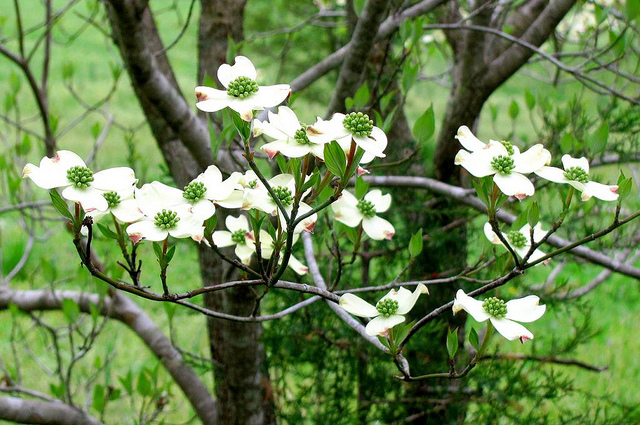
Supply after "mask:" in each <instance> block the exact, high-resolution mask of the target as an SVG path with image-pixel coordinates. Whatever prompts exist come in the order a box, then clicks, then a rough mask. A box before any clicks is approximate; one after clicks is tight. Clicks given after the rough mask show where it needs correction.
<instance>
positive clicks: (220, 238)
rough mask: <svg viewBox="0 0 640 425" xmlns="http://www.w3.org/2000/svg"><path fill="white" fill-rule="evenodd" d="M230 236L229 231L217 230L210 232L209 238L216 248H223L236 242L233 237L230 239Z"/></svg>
mask: <svg viewBox="0 0 640 425" xmlns="http://www.w3.org/2000/svg"><path fill="white" fill-rule="evenodd" d="M231 236H232V233H231V232H227V231H226V230H218V231H215V232H213V233H212V234H211V239H213V243H214V244H216V246H217V247H218V248H225V247H227V246H232V245H235V244H236V243H235V242H234V241H233V239H231Z"/></svg>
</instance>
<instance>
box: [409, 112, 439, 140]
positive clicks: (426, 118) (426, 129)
mask: <svg viewBox="0 0 640 425" xmlns="http://www.w3.org/2000/svg"><path fill="white" fill-rule="evenodd" d="M434 131H435V116H434V114H433V105H429V107H428V108H427V110H426V111H424V114H422V115H421V116H420V118H418V119H417V120H416V122H415V124H413V138H414V139H416V142H417V143H418V144H423V143H426V142H428V141H429V139H430V138H431V136H433V132H434Z"/></svg>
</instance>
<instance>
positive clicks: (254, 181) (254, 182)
mask: <svg viewBox="0 0 640 425" xmlns="http://www.w3.org/2000/svg"><path fill="white" fill-rule="evenodd" d="M257 185H258V180H251V181H250V182H249V183H247V186H249V189H255V188H256V186H257Z"/></svg>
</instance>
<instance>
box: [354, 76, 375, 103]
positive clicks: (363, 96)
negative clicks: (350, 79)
mask: <svg viewBox="0 0 640 425" xmlns="http://www.w3.org/2000/svg"><path fill="white" fill-rule="evenodd" d="M370 98H371V93H370V91H369V85H368V84H367V82H366V81H365V83H364V84H363V85H361V86H360V88H359V89H358V91H356V93H355V94H354V95H353V107H354V108H356V109H363V108H364V107H365V106H367V104H368V103H369V99H370Z"/></svg>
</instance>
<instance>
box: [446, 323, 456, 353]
mask: <svg viewBox="0 0 640 425" xmlns="http://www.w3.org/2000/svg"><path fill="white" fill-rule="evenodd" d="M447 352H448V353H449V358H450V359H453V358H454V357H455V355H456V353H457V352H458V328H455V329H454V330H452V331H449V332H448V334H447Z"/></svg>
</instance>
